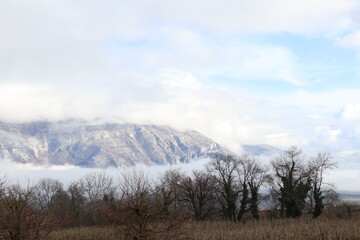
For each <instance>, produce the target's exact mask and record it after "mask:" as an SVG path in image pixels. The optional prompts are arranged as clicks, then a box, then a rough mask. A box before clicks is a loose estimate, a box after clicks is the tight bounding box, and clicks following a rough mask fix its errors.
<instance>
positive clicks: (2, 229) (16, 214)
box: [0, 185, 58, 240]
mask: <svg viewBox="0 0 360 240" xmlns="http://www.w3.org/2000/svg"><path fill="white" fill-rule="evenodd" d="M48 213H49V212H48V211H47V209H46V208H39V207H37V203H36V197H35V196H34V193H33V192H32V191H31V189H30V188H27V189H22V188H21V187H20V186H18V185H13V186H9V187H6V188H5V189H4V191H2V192H1V195H0V237H1V238H2V239H11V240H21V239H29V240H38V239H46V238H47V236H48V235H49V234H50V232H51V231H52V230H53V229H54V228H55V226H57V225H58V221H56V220H55V219H54V218H52V217H51V216H50V215H49V214H48Z"/></svg>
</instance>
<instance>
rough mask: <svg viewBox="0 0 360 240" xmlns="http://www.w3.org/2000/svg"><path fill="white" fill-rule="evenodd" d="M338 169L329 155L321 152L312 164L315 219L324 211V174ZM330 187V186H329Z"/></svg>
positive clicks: (312, 196)
mask: <svg viewBox="0 0 360 240" xmlns="http://www.w3.org/2000/svg"><path fill="white" fill-rule="evenodd" d="M334 167H336V163H335V162H332V161H331V157H330V154H329V153H326V152H319V153H318V154H317V156H316V157H315V158H313V159H312V161H311V162H310V168H311V171H312V172H311V180H312V195H311V199H313V201H314V203H315V206H314V210H313V212H312V214H313V217H314V218H316V217H318V216H320V215H321V213H322V212H323V209H324V206H325V204H324V197H325V196H324V194H323V193H324V184H326V183H324V174H325V173H326V171H328V170H331V169H333V168H334ZM327 185H328V186H329V184H327Z"/></svg>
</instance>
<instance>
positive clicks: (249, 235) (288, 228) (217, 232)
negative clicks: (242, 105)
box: [50, 219, 360, 240]
mask: <svg viewBox="0 0 360 240" xmlns="http://www.w3.org/2000/svg"><path fill="white" fill-rule="evenodd" d="M170 237H171V238H170ZM50 239H51V240H78V239H79V240H80V239H82V240H107V239H108V240H115V239H125V238H124V237H123V236H122V235H121V233H120V232H116V231H114V229H113V228H109V227H104V228H97V227H96V228H95V227H94V228H89V227H86V228H74V229H67V230H59V231H55V232H53V233H52V234H51V236H50ZM158 239H159V238H158ZM163 239H189V240H190V239H193V240H246V239H258V240H263V239H264V240H265V239H266V240H272V239H274V240H275V239H294V240H297V239H299V240H300V239H313V240H317V239H324V240H325V239H326V240H330V239H331V240H332V239H334V240H335V239H336V240H342V239H344V240H345V239H347V240H350V239H360V220H358V219H316V220H312V219H280V220H274V221H259V222H247V223H232V222H210V221H209V222H188V223H185V224H184V225H183V226H182V227H181V229H179V230H178V232H176V233H173V234H172V236H164V237H163Z"/></svg>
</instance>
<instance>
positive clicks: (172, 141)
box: [0, 121, 267, 167]
mask: <svg viewBox="0 0 360 240" xmlns="http://www.w3.org/2000/svg"><path fill="white" fill-rule="evenodd" d="M244 149H245V152H248V153H250V154H253V155H257V154H258V153H259V152H261V153H263V151H267V149H266V148H264V149H263V148H261V146H260V147H259V146H247V147H246V148H244ZM255 150H256V151H255ZM217 153H230V152H229V151H228V150H226V149H225V148H223V147H221V146H220V145H219V144H217V143H216V142H214V141H213V140H211V139H209V138H207V137H205V136H204V135H202V134H200V133H199V132H196V131H192V130H187V131H183V132H181V131H177V130H175V129H172V128H170V127H164V126H154V125H136V124H99V125H89V124H86V123H84V122H77V121H64V122H58V123H49V122H33V123H25V124H8V123H0V158H9V159H11V160H13V161H16V162H22V163H28V162H29V163H34V164H39V165H44V164H56V165H63V164H72V165H78V166H87V167H107V166H111V165H114V164H116V165H119V166H124V165H127V166H128V165H135V164H138V163H141V164H146V165H153V164H159V165H163V164H175V163H179V162H189V161H191V160H193V159H197V158H203V157H211V156H214V155H215V154H217Z"/></svg>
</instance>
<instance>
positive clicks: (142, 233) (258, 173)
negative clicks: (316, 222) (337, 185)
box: [0, 147, 338, 240]
mask: <svg viewBox="0 0 360 240" xmlns="http://www.w3.org/2000/svg"><path fill="white" fill-rule="evenodd" d="M335 166H336V163H335V162H333V161H332V159H331V157H330V155H329V154H328V153H321V152H320V153H318V154H317V155H316V156H314V157H313V158H310V159H306V158H305V156H304V154H303V153H302V151H301V149H299V148H298V147H290V148H288V149H287V150H286V151H284V153H283V154H280V155H278V156H275V157H274V158H273V159H272V160H271V162H270V164H269V165H264V164H263V163H261V162H260V161H259V160H258V159H256V158H253V157H250V156H248V155H242V156H239V157H236V156H232V155H216V156H215V157H214V158H212V159H211V160H210V161H209V163H208V164H207V165H206V167H205V169H203V170H200V171H193V172H192V173H191V174H190V175H189V174H185V173H184V172H182V171H181V170H179V169H175V170H169V171H167V172H165V173H164V174H163V175H161V176H160V177H159V180H158V181H150V180H149V179H148V178H147V177H146V175H145V174H143V173H141V172H126V171H120V175H121V181H120V182H119V183H118V184H115V182H114V180H113V178H112V177H110V176H107V175H106V174H104V173H99V172H93V173H90V174H88V175H86V176H84V177H82V178H81V179H79V180H77V181H75V182H73V183H71V184H70V185H69V186H67V187H66V188H65V186H64V185H63V184H62V183H61V182H60V181H58V180H55V179H50V178H46V179H41V180H39V182H38V183H36V184H35V185H33V186H26V187H23V186H19V185H12V184H9V183H8V181H7V179H6V177H4V178H2V179H1V181H0V239H12V240H18V239H46V237H47V236H48V234H50V232H51V231H52V230H54V229H56V228H59V227H76V226H104V225H112V226H114V227H115V228H116V229H118V230H119V232H120V233H121V234H123V235H124V236H125V237H128V238H129V239H160V236H167V237H171V236H170V235H169V234H173V232H174V231H176V229H177V228H178V226H179V225H181V224H182V223H184V222H185V221H188V220H195V221H204V220H221V219H222V220H226V221H234V222H244V221H247V220H250V219H253V220H259V219H261V218H267V219H273V218H276V217H278V218H280V217H287V218H298V217H300V216H301V215H302V214H304V212H305V211H306V213H310V214H311V215H312V217H313V218H317V217H319V216H320V215H321V214H322V213H323V211H324V208H325V205H326V203H328V204H329V203H330V202H331V201H335V200H336V199H337V198H338V196H337V195H336V193H335V191H334V187H333V186H332V185H329V184H327V183H325V181H324V175H325V173H326V172H327V171H328V170H331V169H333V168H334V167H335Z"/></svg>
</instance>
